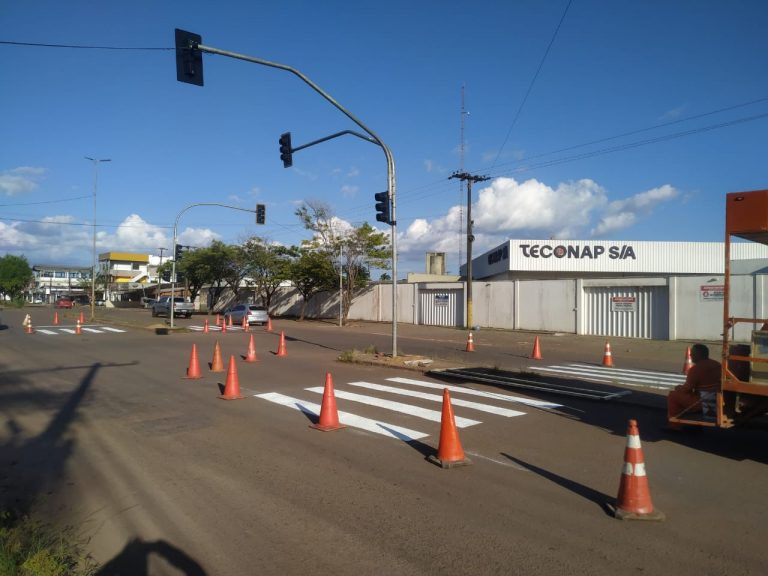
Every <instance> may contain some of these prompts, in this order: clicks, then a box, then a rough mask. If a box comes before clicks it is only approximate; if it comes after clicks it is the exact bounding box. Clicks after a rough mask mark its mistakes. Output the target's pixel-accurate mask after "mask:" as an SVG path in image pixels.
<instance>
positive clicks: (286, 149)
mask: <svg viewBox="0 0 768 576" xmlns="http://www.w3.org/2000/svg"><path fill="white" fill-rule="evenodd" d="M280 160H282V161H283V168H290V167H291V166H293V150H292V149H291V133H290V132H286V133H285V134H281V135H280Z"/></svg>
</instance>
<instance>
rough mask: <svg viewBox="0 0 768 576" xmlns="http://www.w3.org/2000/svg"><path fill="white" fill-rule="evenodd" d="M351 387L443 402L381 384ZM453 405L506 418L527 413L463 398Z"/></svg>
mask: <svg viewBox="0 0 768 576" xmlns="http://www.w3.org/2000/svg"><path fill="white" fill-rule="evenodd" d="M349 385H350V386H358V387H360V388H366V389H368V390H378V391H379V392H390V393H392V394H400V395H402V396H410V397H412V398H421V399H422V400H429V401H431V402H442V401H443V397H442V396H441V395H440V394H427V393H426V392H417V391H416V390H404V389H403V388H395V387H394V386H383V385H381V384H374V383H372V382H350V383H349ZM451 404H453V405H454V406H462V407H463V408H471V409H473V410H479V411H481V412H488V413H490V414H497V415H499V416H504V417H506V418H512V417H514V416H523V415H525V412H520V411H518V410H510V409H509V408H499V407H498V406H491V405H490V404H480V403H479V402H471V401H469V400H462V399H461V398H451Z"/></svg>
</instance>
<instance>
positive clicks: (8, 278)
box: [0, 254, 34, 300]
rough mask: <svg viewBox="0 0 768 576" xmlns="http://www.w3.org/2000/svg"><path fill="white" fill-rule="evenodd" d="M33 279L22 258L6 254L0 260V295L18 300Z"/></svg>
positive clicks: (24, 259) (28, 267) (27, 263)
mask: <svg viewBox="0 0 768 576" xmlns="http://www.w3.org/2000/svg"><path fill="white" fill-rule="evenodd" d="M33 278H34V276H33V274H32V268H30V266H29V262H27V259H26V258H25V257H24V256H13V255H11V254H8V255H6V256H3V257H2V258H0V294H3V295H4V296H7V297H9V298H10V299H11V300H20V299H21V297H22V295H23V294H24V290H26V289H27V288H28V287H29V284H30V282H32V279H33Z"/></svg>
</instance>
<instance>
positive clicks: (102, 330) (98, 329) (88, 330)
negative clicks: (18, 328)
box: [34, 324, 126, 336]
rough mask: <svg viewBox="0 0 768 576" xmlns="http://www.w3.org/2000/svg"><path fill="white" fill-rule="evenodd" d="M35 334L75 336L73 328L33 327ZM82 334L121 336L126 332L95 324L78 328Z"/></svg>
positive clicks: (75, 332)
mask: <svg viewBox="0 0 768 576" xmlns="http://www.w3.org/2000/svg"><path fill="white" fill-rule="evenodd" d="M34 330H35V332H36V333H38V334H44V335H45V336H59V335H63V334H77V331H76V330H75V327H74V326H71V327H70V326H35V328H34ZM80 331H81V332H82V333H83V334H123V333H125V332H126V330H121V329H120V328H112V327H111V326H100V325H97V324H94V325H91V326H88V325H83V326H80Z"/></svg>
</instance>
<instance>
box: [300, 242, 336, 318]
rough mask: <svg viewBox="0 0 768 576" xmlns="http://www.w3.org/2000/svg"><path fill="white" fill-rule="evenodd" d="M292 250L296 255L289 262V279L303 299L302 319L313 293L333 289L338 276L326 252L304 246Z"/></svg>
mask: <svg viewBox="0 0 768 576" xmlns="http://www.w3.org/2000/svg"><path fill="white" fill-rule="evenodd" d="M294 250H295V252H296V253H297V254H298V256H297V257H296V258H295V259H294V260H293V262H292V263H291V267H290V279H291V281H292V282H293V283H294V285H295V286H296V289H297V290H298V291H299V292H300V293H301V296H302V299H303V300H302V305H301V315H300V317H299V320H304V312H305V310H306V306H307V302H309V300H310V299H311V298H312V297H313V296H314V295H315V294H318V293H320V292H325V291H327V290H332V289H334V288H335V287H336V286H337V285H338V281H339V277H338V272H337V270H336V268H335V267H334V265H333V262H332V261H331V260H330V259H329V258H328V254H327V253H325V252H323V251H319V250H317V249H313V248H309V247H306V246H304V247H302V248H295V249H294Z"/></svg>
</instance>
